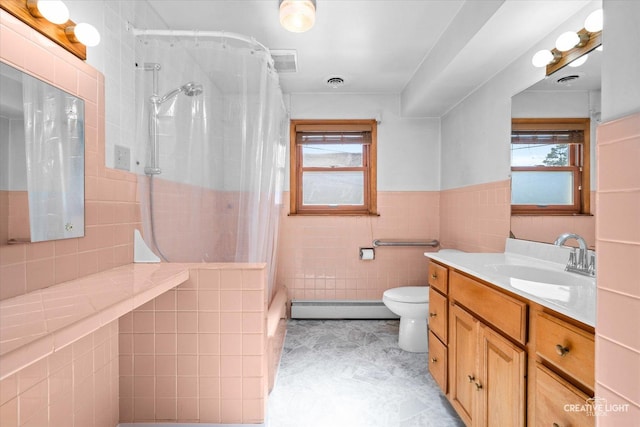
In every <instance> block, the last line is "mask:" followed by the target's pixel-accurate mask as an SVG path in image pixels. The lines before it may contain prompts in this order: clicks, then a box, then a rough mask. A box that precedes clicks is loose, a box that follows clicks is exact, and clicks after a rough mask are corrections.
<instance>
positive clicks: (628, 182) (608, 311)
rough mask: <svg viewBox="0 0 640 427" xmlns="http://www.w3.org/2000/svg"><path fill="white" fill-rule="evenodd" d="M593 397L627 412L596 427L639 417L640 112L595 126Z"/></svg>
mask: <svg viewBox="0 0 640 427" xmlns="http://www.w3.org/2000/svg"><path fill="white" fill-rule="evenodd" d="M597 149H598V193H597V197H598V213H597V217H596V230H597V231H596V238H597V247H598V267H597V268H598V318H597V325H598V326H597V328H596V395H597V396H598V397H603V398H605V399H607V403H609V404H616V405H627V406H626V410H624V411H620V412H617V413H616V412H609V413H608V414H607V416H604V417H599V419H598V426H621V425H634V424H637V420H639V419H640V334H639V333H638V328H637V326H638V325H640V286H639V285H638V284H639V283H640V279H639V278H640V263H639V262H638V260H640V169H639V168H638V164H640V113H638V114H634V115H631V116H628V117H626V118H622V119H619V120H615V121H612V122H608V123H604V124H602V125H600V126H599V127H598V146H597Z"/></svg>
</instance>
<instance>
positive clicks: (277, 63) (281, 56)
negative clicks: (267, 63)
mask: <svg viewBox="0 0 640 427" xmlns="http://www.w3.org/2000/svg"><path fill="white" fill-rule="evenodd" d="M270 52H271V57H272V58H273V66H274V67H275V69H276V71H277V72H278V73H296V72H298V54H297V53H296V51H295V50H293V49H291V50H285V49H282V50H278V49H274V50H271V51H270Z"/></svg>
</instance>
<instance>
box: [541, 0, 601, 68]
mask: <svg viewBox="0 0 640 427" xmlns="http://www.w3.org/2000/svg"><path fill="white" fill-rule="evenodd" d="M602 22H603V14H602V9H598V10H596V11H594V12H592V13H591V14H589V16H588V17H587V19H586V20H585V23H584V28H583V29H581V30H580V31H577V32H575V31H567V32H564V33H562V34H561V35H560V37H558V39H557V40H556V45H555V48H554V49H552V50H540V51H538V52H536V53H535V55H534V56H533V58H532V59H531V62H532V64H533V65H534V66H535V67H547V73H546V74H547V76H548V75H550V74H551V73H553V72H554V71H557V70H559V69H560V68H562V67H564V66H565V65H569V64H570V65H571V66H572V67H578V66H580V65H582V64H584V62H585V61H586V60H587V59H586V54H587V53H589V52H590V51H592V50H593V49H596V48H597V47H598V46H600V45H601V44H602ZM581 56H584V59H582V58H580V57H581Z"/></svg>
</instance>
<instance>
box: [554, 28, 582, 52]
mask: <svg viewBox="0 0 640 427" xmlns="http://www.w3.org/2000/svg"><path fill="white" fill-rule="evenodd" d="M578 43H580V36H578V35H577V34H576V33H575V32H574V31H567V32H566V33H562V34H560V37H558V39H557V40H556V49H558V50H559V51H560V52H566V51H568V50H571V49H573V48H574V47H575V46H576V45H577V44H578Z"/></svg>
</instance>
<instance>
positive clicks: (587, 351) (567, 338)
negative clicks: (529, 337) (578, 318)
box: [535, 313, 595, 390]
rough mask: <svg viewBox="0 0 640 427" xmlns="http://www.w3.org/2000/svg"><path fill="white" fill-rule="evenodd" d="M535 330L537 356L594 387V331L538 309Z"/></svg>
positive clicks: (586, 384)
mask: <svg viewBox="0 0 640 427" xmlns="http://www.w3.org/2000/svg"><path fill="white" fill-rule="evenodd" d="M535 330H536V353H537V354H538V356H540V357H542V358H543V359H545V360H547V361H549V362H551V363H552V364H553V365H554V366H556V367H558V368H559V369H561V370H563V371H564V372H566V373H567V374H569V375H570V376H572V377H574V378H575V379H576V380H578V381H580V382H581V383H582V384H584V385H585V386H587V387H589V388H590V389H592V390H593V387H594V383H595V378H594V376H595V371H594V366H593V360H594V358H595V348H594V337H593V334H590V333H588V332H586V331H583V330H582V329H579V328H577V327H575V326H573V325H571V324H569V323H566V322H564V321H562V320H560V319H558V318H556V317H554V316H551V315H549V314H547V313H537V315H536V328H535Z"/></svg>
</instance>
